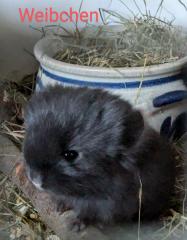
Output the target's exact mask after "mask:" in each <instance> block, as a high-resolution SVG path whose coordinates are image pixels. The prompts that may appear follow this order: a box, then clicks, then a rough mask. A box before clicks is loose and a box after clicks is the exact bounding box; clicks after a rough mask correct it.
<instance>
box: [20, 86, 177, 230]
mask: <svg viewBox="0 0 187 240" xmlns="http://www.w3.org/2000/svg"><path fill="white" fill-rule="evenodd" d="M25 125H26V137H25V141H24V156H25V161H26V166H27V174H28V177H29V179H30V180H31V181H32V183H33V184H34V185H35V186H36V187H38V188H39V189H41V190H44V191H47V192H49V193H50V194H51V195H53V196H55V198H56V199H58V200H59V202H60V203H62V204H63V205H65V206H66V207H67V206H68V207H69V208H73V209H74V211H75V212H76V214H77V219H76V220H75V221H74V222H73V223H72V224H75V225H76V226H77V227H78V228H81V226H82V225H81V224H82V223H84V224H90V223H115V222H120V221H129V220H132V219H137V216H138V211H139V207H140V201H139V195H140V190H142V196H141V204H142V205H141V218H142V219H153V218H155V217H158V216H159V215H160V214H161V213H162V212H163V211H164V210H165V209H167V208H168V207H169V200H170V197H171V194H172V192H173V188H174V182H175V163H174V157H173V154H172V149H171V147H170V145H169V143H168V142H166V140H164V139H163V138H161V137H160V136H159V134H158V133H156V132H155V131H154V130H153V129H151V128H150V127H149V126H147V124H146V123H145V121H144V119H143V117H142V115H141V113H140V112H139V111H137V110H135V109H133V108H132V107H131V105H130V104H129V103H128V102H126V101H123V100H121V99H120V98H118V97H117V96H113V95H110V94H109V93H107V92H105V91H102V90H98V89H96V90H93V89H87V88H77V89H73V88H64V87H60V86H55V87H48V88H47V89H45V91H43V92H40V93H36V94H34V96H33V97H32V98H31V100H30V102H29V104H28V106H27V109H26V113H25Z"/></svg>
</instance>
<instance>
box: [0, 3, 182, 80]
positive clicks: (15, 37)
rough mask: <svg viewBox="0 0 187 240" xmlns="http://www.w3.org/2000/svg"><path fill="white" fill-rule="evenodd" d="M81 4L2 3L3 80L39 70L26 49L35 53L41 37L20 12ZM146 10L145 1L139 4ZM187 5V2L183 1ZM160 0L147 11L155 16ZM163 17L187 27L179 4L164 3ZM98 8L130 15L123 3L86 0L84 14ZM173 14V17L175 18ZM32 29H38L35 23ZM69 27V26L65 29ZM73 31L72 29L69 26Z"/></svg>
mask: <svg viewBox="0 0 187 240" xmlns="http://www.w3.org/2000/svg"><path fill="white" fill-rule="evenodd" d="M123 1H125V3H126V4H127V5H128V6H129V7H130V8H131V9H132V10H133V11H134V12H135V13H137V12H138V10H137V8H136V7H135V5H134V4H133V0H131V1H130V0H123ZM80 2H81V0H0V77H1V78H11V77H12V76H13V77H15V78H16V77H20V75H24V74H28V73H30V72H32V71H34V70H36V66H37V65H36V62H35V61H34V59H33V58H32V57H31V56H30V55H29V54H27V53H26V52H25V51H24V49H27V50H29V51H31V52H32V49H33V46H34V44H35V42H36V41H37V40H38V39H39V38H40V35H39V34H38V33H37V32H35V31H33V30H31V29H30V27H29V23H24V24H23V23H21V22H20V19H19V13H18V8H19V7H21V8H25V7H28V8H35V9H38V10H44V9H45V8H46V7H53V8H54V9H56V10H57V11H60V10H68V9H69V8H70V7H72V8H73V9H75V10H78V8H79V5H80ZM136 2H137V4H138V5H139V6H140V8H141V9H142V10H144V9H145V8H144V4H143V0H136ZM183 2H184V3H185V4H186V5H187V0H183ZM159 3H160V0H147V4H148V8H149V9H150V11H151V12H152V13H155V11H156V9H157V7H158V5H159ZM163 6H164V9H163V12H162V17H166V18H167V19H170V20H171V19H172V18H173V15H175V17H176V20H175V23H176V24H179V25H183V26H185V27H187V11H185V9H184V8H183V7H182V6H181V5H180V4H179V3H178V1H177V0H165V1H164V5H163ZM98 8H105V9H112V10H117V11H119V10H120V12H121V13H123V14H124V15H126V16H131V15H130V12H129V11H128V10H127V9H126V8H125V7H124V6H123V5H122V4H121V3H120V0H113V1H112V0H84V3H83V7H82V10H86V11H94V10H98ZM172 14H173V15H172ZM32 25H34V26H37V24H36V23H33V24H32ZM65 26H66V27H68V25H67V24H66V25H65ZM69 27H70V26H69Z"/></svg>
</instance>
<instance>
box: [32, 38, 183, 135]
mask: <svg viewBox="0 0 187 240" xmlns="http://www.w3.org/2000/svg"><path fill="white" fill-rule="evenodd" d="M62 45H63V42H62V40H60V39H56V38H44V39H41V40H40V41H39V42H38V43H37V44H36V45H35V48H34V53H35V56H36V58H37V60H38V61H39V63H40V68H39V71H38V75H37V87H36V90H42V89H44V88H45V87H46V86H47V85H55V84H61V85H63V86H71V87H89V88H102V89H105V90H106V91H109V92H110V93H112V94H116V95H118V96H120V97H121V98H122V99H125V100H127V101H129V102H130V103H131V104H132V105H133V106H134V107H135V108H138V109H140V110H142V113H143V114H144V116H145V118H146V119H147V121H148V122H149V124H150V125H152V126H153V127H154V128H155V129H156V130H157V131H161V133H162V134H163V135H165V136H166V135H167V136H170V137H171V136H173V135H174V134H176V133H175V132H176V130H175V129H177V128H179V127H180V128H183V127H182V124H181V123H182V122H184V120H182V119H184V118H185V112H186V110H187V107H186V101H185V99H186V98H187V92H186V87H185V85H184V84H183V81H182V76H181V68H182V67H183V65H184V64H185V63H187V57H184V58H182V59H180V60H177V61H175V62H172V63H165V64H160V65H154V66H150V67H145V68H144V67H135V68H115V69H109V68H99V67H86V66H79V65H74V64H68V63H64V62H60V61H57V60H55V59H54V58H53V56H54V55H55V53H56V52H57V51H58V50H59V49H60V48H62ZM179 125H180V126H179ZM184 131H185V129H183V130H182V129H180V130H179V129H178V132H180V133H181V134H183V132H184ZM181 134H180V135H181ZM178 137H179V136H178Z"/></svg>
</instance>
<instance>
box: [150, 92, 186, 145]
mask: <svg viewBox="0 0 187 240" xmlns="http://www.w3.org/2000/svg"><path fill="white" fill-rule="evenodd" d="M185 99H187V91H183V90H178V91H171V92H168V93H165V94H163V95H161V96H158V97H156V98H154V99H153V106H154V107H155V108H160V107H163V106H167V105H169V104H174V103H177V102H180V101H183V100H185ZM186 132H187V111H186V112H182V113H181V114H179V115H178V116H177V117H176V118H175V119H172V117H171V116H168V117H166V118H165V120H164V121H163V123H162V124H161V127H160V134H161V135H162V136H164V137H166V138H167V139H170V140H173V141H175V140H178V139H180V138H181V137H182V136H183V135H184V134H185V133H186Z"/></svg>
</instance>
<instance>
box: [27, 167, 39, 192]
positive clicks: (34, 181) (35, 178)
mask: <svg viewBox="0 0 187 240" xmlns="http://www.w3.org/2000/svg"><path fill="white" fill-rule="evenodd" d="M27 176H28V178H29V180H30V181H31V182H32V184H33V185H34V186H35V187H36V188H37V189H39V190H43V188H42V177H41V176H40V175H39V174H38V173H35V172H33V171H31V170H30V169H29V170H28V171H27Z"/></svg>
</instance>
